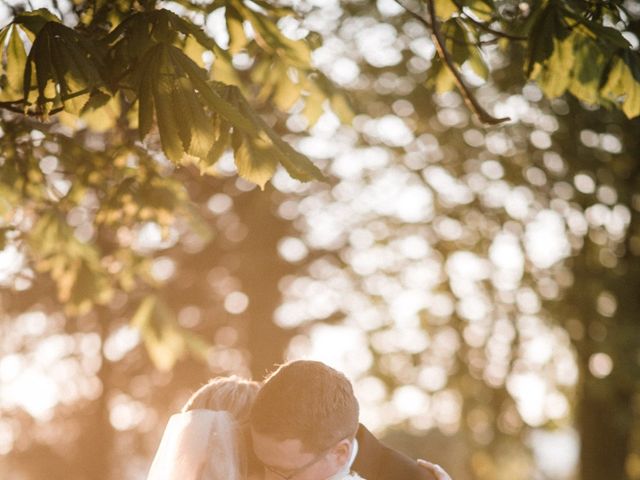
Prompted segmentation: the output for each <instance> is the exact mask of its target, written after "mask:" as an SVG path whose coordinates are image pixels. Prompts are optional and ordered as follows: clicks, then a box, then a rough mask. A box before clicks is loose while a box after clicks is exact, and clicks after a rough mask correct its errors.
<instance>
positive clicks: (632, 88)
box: [600, 52, 640, 118]
mask: <svg viewBox="0 0 640 480" xmlns="http://www.w3.org/2000/svg"><path fill="white" fill-rule="evenodd" d="M600 93H601V95H602V96H604V97H605V98H607V99H609V100H612V101H614V102H616V103H618V104H621V105H622V111H623V112H624V114H625V115H626V116H627V117H628V118H634V117H637V116H639V115H640V59H639V58H638V55H637V54H635V53H631V52H623V54H622V55H621V56H616V57H614V59H613V61H612V67H611V69H610V70H609V74H608V77H607V80H606V82H605V83H604V85H603V86H602V89H601V91H600Z"/></svg>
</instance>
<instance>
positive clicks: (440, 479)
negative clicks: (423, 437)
mask: <svg viewBox="0 0 640 480" xmlns="http://www.w3.org/2000/svg"><path fill="white" fill-rule="evenodd" d="M418 465H420V466H421V467H422V468H426V469H427V470H429V471H430V472H431V473H433V474H434V475H435V477H436V479H437V480H451V477H450V476H449V474H448V473H447V472H445V471H444V468H442V467H441V466H440V465H436V464H435V463H431V462H427V461H426V460H422V459H421V458H419V459H418Z"/></svg>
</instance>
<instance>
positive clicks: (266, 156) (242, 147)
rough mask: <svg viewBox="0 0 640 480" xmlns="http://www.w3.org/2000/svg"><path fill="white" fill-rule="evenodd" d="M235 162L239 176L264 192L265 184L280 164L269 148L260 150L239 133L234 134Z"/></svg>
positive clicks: (265, 147) (264, 147)
mask: <svg viewBox="0 0 640 480" xmlns="http://www.w3.org/2000/svg"><path fill="white" fill-rule="evenodd" d="M232 143H233V150H234V160H235V164H236V167H237V168H238V174H239V175H240V176H241V177H242V178H244V179H245V180H248V181H250V182H253V183H255V184H256V185H258V186H259V187H260V188H261V189H262V190H264V186H265V184H266V183H267V182H268V181H269V180H270V179H271V177H273V174H274V173H275V171H276V167H277V165H278V162H277V161H276V159H275V158H274V157H273V155H272V151H271V150H270V149H269V148H268V146H263V148H260V146H259V144H258V145H256V144H255V143H254V142H252V140H250V139H248V138H246V137H245V136H243V135H241V134H240V133H238V132H234V134H233V142H232Z"/></svg>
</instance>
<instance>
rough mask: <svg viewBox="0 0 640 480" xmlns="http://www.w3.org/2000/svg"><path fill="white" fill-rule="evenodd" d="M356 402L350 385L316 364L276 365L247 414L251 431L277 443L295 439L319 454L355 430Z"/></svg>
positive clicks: (344, 379) (302, 362)
mask: <svg viewBox="0 0 640 480" xmlns="http://www.w3.org/2000/svg"><path fill="white" fill-rule="evenodd" d="M358 415H359V407H358V401H357V400H356V397H355V395H354V393H353V387H352V386H351V382H350V381H349V380H348V379H347V377H345V376H344V375H343V374H342V373H340V372H338V371H337V370H334V369H333V368H331V367H329V366H327V365H325V364H324V363H321V362H315V361H311V360H298V361H294V362H290V363H286V364H284V365H281V366H280V367H279V368H278V369H277V370H276V371H274V372H273V373H271V374H270V375H269V376H268V377H267V378H266V379H265V381H264V384H263V385H262V388H261V389H260V391H259V392H258V395H257V396H256V399H255V402H254V404H253V408H252V409H251V428H252V429H253V430H254V431H256V432H257V433H260V434H262V435H267V436H270V437H274V438H276V439H278V440H286V439H299V440H300V441H302V444H303V446H304V448H305V449H306V450H308V451H310V452H321V451H322V450H324V449H327V448H330V447H331V446H333V445H334V444H335V443H338V442H339V441H340V440H343V439H345V438H352V437H353V436H355V434H356V431H357V430H358Z"/></svg>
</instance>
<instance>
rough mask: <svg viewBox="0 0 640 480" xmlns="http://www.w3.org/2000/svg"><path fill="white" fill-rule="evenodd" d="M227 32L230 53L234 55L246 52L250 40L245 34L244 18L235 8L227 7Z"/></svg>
mask: <svg viewBox="0 0 640 480" xmlns="http://www.w3.org/2000/svg"><path fill="white" fill-rule="evenodd" d="M225 20H226V22H227V32H228V33H229V52H231V53H232V54H234V53H238V52H240V51H242V50H244V49H245V48H246V46H247V43H248V39H247V36H246V34H245V32H244V25H243V18H242V15H240V13H238V11H237V10H236V9H235V8H233V6H231V5H229V6H227V8H226V10H225Z"/></svg>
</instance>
